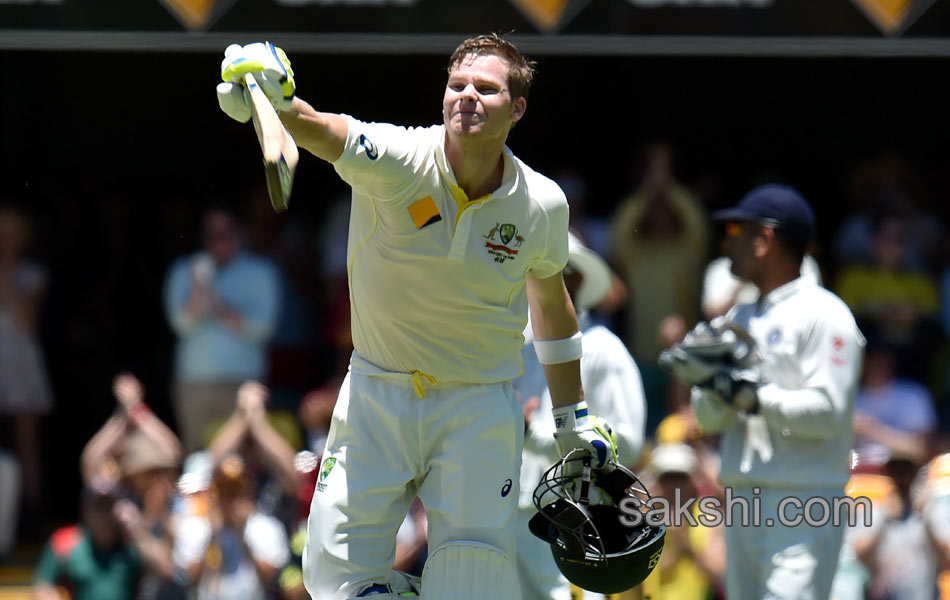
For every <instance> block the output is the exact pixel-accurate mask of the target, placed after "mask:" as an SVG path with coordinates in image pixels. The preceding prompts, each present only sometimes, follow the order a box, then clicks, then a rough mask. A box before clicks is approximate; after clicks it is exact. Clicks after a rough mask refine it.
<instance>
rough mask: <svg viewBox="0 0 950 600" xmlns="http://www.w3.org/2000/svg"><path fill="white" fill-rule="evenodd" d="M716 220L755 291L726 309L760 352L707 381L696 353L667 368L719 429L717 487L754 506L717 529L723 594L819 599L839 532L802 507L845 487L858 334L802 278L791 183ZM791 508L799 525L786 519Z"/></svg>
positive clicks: (755, 193) (801, 225) (809, 217)
mask: <svg viewBox="0 0 950 600" xmlns="http://www.w3.org/2000/svg"><path fill="white" fill-rule="evenodd" d="M713 217H714V218H716V219H719V220H724V221H726V222H727V225H726V231H727V235H728V236H729V237H730V240H729V244H728V255H729V258H730V259H731V260H732V273H733V274H734V275H736V276H737V277H739V278H741V279H745V280H747V281H750V282H752V283H754V284H755V285H756V286H758V288H759V290H760V294H759V297H758V298H757V299H756V300H755V301H754V302H751V303H745V304H738V305H737V306H735V307H733V308H732V309H730V310H729V312H728V313H726V315H725V321H726V322H728V323H731V324H733V325H735V326H738V327H739V328H741V329H743V330H745V331H747V332H748V334H749V335H750V336H751V338H752V341H753V342H754V347H755V349H756V352H757V353H758V355H759V357H760V361H758V364H757V365H756V366H754V367H753V368H751V369H736V368H734V367H732V366H728V365H726V364H723V365H722V366H720V367H717V368H716V369H715V371H716V372H715V376H713V377H708V378H705V380H704V381H696V380H695V379H694V378H693V377H691V373H695V372H696V371H697V370H696V369H694V367H696V364H690V363H691V362H692V363H695V362H696V361H695V360H692V359H689V360H684V361H683V362H682V363H680V364H678V365H674V368H673V371H674V373H675V374H676V375H677V376H678V377H680V379H681V380H683V381H684V382H685V383H687V384H693V385H694V387H693V388H692V397H691V402H692V407H693V410H694V411H695V412H696V418H697V420H698V421H699V424H700V425H701V426H702V428H703V431H705V432H707V433H717V432H721V433H722V438H721V444H720V454H721V461H722V465H721V471H720V479H721V481H722V483H723V485H724V486H727V488H732V492H733V494H734V495H735V496H736V497H738V498H745V499H747V500H748V502H749V506H750V510H749V511H747V512H746V514H747V515H748V520H749V521H751V522H750V523H744V522H742V511H741V510H739V509H735V510H734V518H735V519H736V520H735V521H734V522H733V523H732V526H727V527H726V528H725V540H726V596H728V597H729V599H730V600H752V599H756V600H760V599H762V598H783V599H789V600H791V599H796V600H825V599H827V598H828V595H829V593H830V589H831V582H832V579H833V576H834V573H835V568H836V565H837V562H838V555H839V550H840V547H841V541H842V535H843V532H844V529H843V527H842V526H839V527H834V526H832V525H831V523H830V520H829V523H828V524H825V525H823V526H813V525H810V524H808V522H807V521H805V520H804V516H805V514H804V510H803V508H802V506H804V504H805V502H808V501H809V500H811V499H817V501H818V502H821V501H822V500H824V501H825V502H827V503H828V505H829V508H828V510H829V511H830V506H831V503H832V498H834V497H842V496H844V486H845V484H846V483H847V481H848V477H849V451H850V448H851V442H852V433H851V412H852V407H853V404H854V397H855V394H856V392H857V388H858V383H859V375H860V372H861V363H862V355H863V349H864V344H865V342H864V337H863V336H862V335H861V332H860V331H859V330H858V328H857V326H856V325H855V322H854V318H853V316H852V315H851V312H850V311H849V310H848V308H847V306H846V305H845V304H844V302H842V301H841V299H839V298H838V297H837V296H835V295H834V294H832V293H831V292H829V291H827V290H826V289H824V288H822V287H819V286H818V285H817V284H816V283H815V282H814V281H813V280H811V279H809V278H806V277H802V276H801V263H802V258H803V256H804V252H805V248H806V246H807V245H808V244H809V242H810V241H811V239H812V237H813V235H814V231H815V222H814V215H813V213H812V210H811V208H810V207H809V205H808V203H807V202H806V201H805V200H804V198H802V196H801V195H799V193H798V192H797V191H795V190H794V189H792V188H790V187H787V186H781V185H765V186H761V187H758V188H755V189H753V190H752V191H750V192H749V193H748V194H747V195H746V196H745V197H744V198H743V199H742V200H741V201H740V202H739V204H738V205H737V206H736V207H734V208H731V209H726V210H723V211H719V212H718V213H714V215H713ZM688 337H689V336H687V339H688ZM684 344H686V342H685V341H684ZM686 350H687V352H688V348H686ZM700 362H702V361H700ZM750 371H751V375H750ZM727 491H728V490H727ZM787 497H795V498H797V499H798V500H799V501H800V502H801V504H800V505H798V510H796V506H791V507H786V510H785V511H784V517H785V519H782V516H783V515H780V514H779V512H780V511H779V507H780V506H781V502H782V499H783V498H787ZM756 501H757V503H758V504H759V506H760V507H761V510H759V511H756V510H755V509H754V507H755V505H756ZM813 504H814V503H813ZM755 513H758V515H757V516H758V519H759V523H758V526H756V523H755V520H754V519H755V518H756V514H755ZM810 516H811V518H812V519H813V523H815V522H820V520H821V519H822V515H821V514H820V512H819V511H818V509H817V508H814V506H813V512H811V513H810ZM828 516H829V517H830V515H828ZM796 517H797V518H798V520H800V521H801V522H800V523H799V524H798V525H792V523H793V522H794V520H795V519H796ZM767 519H772V524H773V526H769V525H768V521H767ZM845 524H846V521H844V522H842V523H841V525H845ZM727 525H728V524H727ZM747 525H748V526H747Z"/></svg>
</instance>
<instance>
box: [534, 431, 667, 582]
mask: <svg viewBox="0 0 950 600" xmlns="http://www.w3.org/2000/svg"><path fill="white" fill-rule="evenodd" d="M650 498H651V496H650V494H649V492H648V491H647V489H646V486H644V485H643V483H642V482H641V481H640V479H639V478H638V477H637V476H636V475H635V474H634V473H633V472H632V471H630V470H629V469H627V468H626V467H624V466H623V465H620V464H617V463H614V462H609V463H608V464H607V466H606V467H605V468H604V469H596V470H592V469H591V468H590V456H589V455H588V454H587V453H585V452H583V451H580V450H575V451H572V452H569V453H568V454H567V455H566V456H564V457H563V458H561V460H559V461H558V462H556V463H554V465H552V466H551V467H550V468H549V469H548V470H547V471H545V473H544V475H542V477H541V482H540V483H539V484H538V487H537V488H536V489H535V490H534V505H535V507H536V508H537V509H538V514H536V515H535V516H534V517H532V518H531V520H530V521H529V523H528V528H529V529H530V530H531V533H533V534H534V535H535V536H537V537H538V538H540V539H542V540H544V541H545V542H547V543H548V544H549V545H550V546H551V553H552V555H553V556H554V562H555V563H556V564H557V567H558V569H559V570H560V571H561V574H563V575H564V577H566V578H567V580H568V581H570V582H571V583H573V584H574V585H576V586H578V587H581V588H583V589H585V590H589V591H592V592H599V593H601V594H616V593H619V592H623V591H626V590H629V589H630V588H632V587H634V586H636V585H639V584H640V582H642V581H643V580H644V579H646V578H647V576H648V575H649V574H650V573H651V572H652V571H653V569H654V567H656V565H657V563H658V562H659V560H660V552H662V550H663V539H664V536H665V535H666V528H665V527H663V526H662V525H657V524H653V523H651V522H649V520H648V519H647V517H646V512H647V511H648V510H649V506H648V505H649V500H650ZM625 499H626V501H625ZM621 502H624V505H623V506H624V511H623V512H622V511H621V508H620V507H621ZM631 510H633V511H635V512H636V514H633V513H631ZM622 517H625V519H624V520H623V521H622V520H621V518H622ZM637 517H639V518H637ZM633 521H636V524H635V525H632V526H628V525H626V524H625V523H631V522H633Z"/></svg>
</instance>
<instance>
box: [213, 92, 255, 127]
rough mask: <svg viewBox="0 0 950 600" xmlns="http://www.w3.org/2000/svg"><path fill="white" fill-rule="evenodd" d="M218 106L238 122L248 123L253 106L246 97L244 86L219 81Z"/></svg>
mask: <svg viewBox="0 0 950 600" xmlns="http://www.w3.org/2000/svg"><path fill="white" fill-rule="evenodd" d="M217 92H218V106H220V107H221V110H223V111H224V114H226V115H228V116H229V117H231V118H232V119H234V120H235V121H237V122H238V123H247V122H248V120H249V119H250V118H251V107H250V106H248V105H247V98H245V97H244V88H243V87H242V86H240V85H238V84H236V83H219V84H218V88H217Z"/></svg>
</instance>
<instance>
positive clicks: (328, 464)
mask: <svg viewBox="0 0 950 600" xmlns="http://www.w3.org/2000/svg"><path fill="white" fill-rule="evenodd" d="M335 464H336V459H335V458H333V457H332V456H330V457H327V458H325V459H323V464H322V465H320V477H319V478H318V479H317V491H318V492H322V491H323V490H325V489H327V484H325V483H323V480H325V479H326V478H327V476H328V475H329V474H330V471H332V470H333V465H335Z"/></svg>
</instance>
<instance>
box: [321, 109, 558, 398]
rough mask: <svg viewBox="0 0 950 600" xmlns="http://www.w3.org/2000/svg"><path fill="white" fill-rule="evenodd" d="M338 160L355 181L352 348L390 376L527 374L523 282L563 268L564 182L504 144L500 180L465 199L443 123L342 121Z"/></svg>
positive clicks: (485, 378) (481, 379)
mask: <svg viewBox="0 0 950 600" xmlns="http://www.w3.org/2000/svg"><path fill="white" fill-rule="evenodd" d="M346 118H347V121H348V123H349V131H348V134H347V139H346V145H345V147H344V150H343V154H342V155H341V156H340V157H339V158H338V159H337V160H336V161H335V162H334V163H333V165H334V167H335V169H336V171H337V173H338V174H339V175H340V177H342V178H343V180H344V181H346V182H347V183H348V184H350V186H351V187H352V188H353V205H352V210H351V213H350V230H349V239H348V250H347V271H348V274H349V284H350V311H351V318H352V331H353V344H354V347H355V349H356V351H357V353H359V355H360V356H362V357H363V358H364V359H366V360H367V361H369V362H371V363H373V364H375V365H377V366H378V367H381V368H383V369H385V370H388V371H395V372H402V373H411V372H414V371H422V372H423V373H425V374H427V375H430V376H432V377H434V378H435V379H436V380H437V381H438V382H439V383H494V382H500V381H507V380H510V379H512V378H514V377H517V376H518V375H520V374H521V372H522V370H523V369H522V364H521V348H522V345H523V343H524V336H523V335H522V331H523V330H524V327H525V324H526V322H527V312H528V304H527V295H526V292H525V281H526V279H527V275H528V273H529V272H530V273H531V274H532V275H534V276H536V277H541V278H544V277H550V276H552V275H555V274H557V273H558V272H559V271H560V270H561V269H562V268H563V267H564V265H565V264H566V263H567V256H568V253H567V223H568V207H567V200H566V198H565V197H564V193H563V192H562V191H561V189H560V188H559V187H558V186H557V184H555V183H554V182H553V181H551V180H550V179H548V178H546V177H544V176H543V175H540V174H538V173H536V172H534V171H533V170H531V168H530V167H528V166H527V165H525V164H524V163H523V162H521V161H520V160H518V158H517V157H515V156H514V155H513V154H512V153H511V151H510V150H509V149H508V148H507V147H506V148H505V149H504V154H503V159H504V175H503V179H502V183H501V186H500V187H499V188H498V189H497V190H495V191H494V192H493V193H492V194H491V195H489V196H485V197H482V198H477V199H474V200H470V199H469V198H467V197H466V195H465V193H464V192H463V191H462V189H461V188H459V187H458V184H457V181H456V179H455V175H454V174H453V172H452V168H451V166H450V165H449V162H448V159H447V157H446V155H445V150H444V135H445V134H444V127H443V126H441V125H436V126H432V127H426V128H409V129H407V128H404V127H398V126H395V125H389V124H382V123H364V122H361V121H358V120H356V119H354V118H352V117H349V116H347V117H346Z"/></svg>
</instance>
